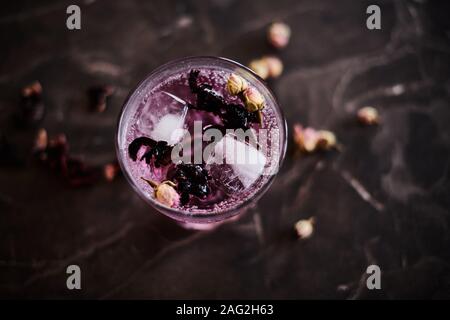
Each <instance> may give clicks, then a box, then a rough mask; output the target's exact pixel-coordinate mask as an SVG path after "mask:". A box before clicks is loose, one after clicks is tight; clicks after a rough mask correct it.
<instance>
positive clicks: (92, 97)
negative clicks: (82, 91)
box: [88, 85, 115, 112]
mask: <svg viewBox="0 0 450 320" xmlns="http://www.w3.org/2000/svg"><path fill="white" fill-rule="evenodd" d="M114 91H115V89H114V87H113V86H110V85H108V86H97V87H92V88H90V89H89V92H88V94H89V103H90V108H91V110H93V111H97V112H103V111H105V110H106V106H107V102H108V99H109V97H110V96H112V94H113V93H114Z"/></svg>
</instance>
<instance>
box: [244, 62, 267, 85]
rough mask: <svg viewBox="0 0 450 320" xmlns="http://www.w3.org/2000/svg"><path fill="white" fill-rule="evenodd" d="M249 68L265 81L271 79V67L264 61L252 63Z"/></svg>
mask: <svg viewBox="0 0 450 320" xmlns="http://www.w3.org/2000/svg"><path fill="white" fill-rule="evenodd" d="M248 67H249V68H250V69H252V70H253V71H254V72H255V73H256V74H257V75H258V76H260V77H261V78H262V79H264V80H265V79H267V77H269V66H268V65H267V63H266V62H265V61H264V60H263V59H257V60H253V61H251V62H250V64H249V65H248Z"/></svg>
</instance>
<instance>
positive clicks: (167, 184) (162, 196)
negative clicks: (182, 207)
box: [141, 178, 180, 208]
mask: <svg viewBox="0 0 450 320" xmlns="http://www.w3.org/2000/svg"><path fill="white" fill-rule="evenodd" d="M141 179H142V180H144V181H145V182H147V183H148V184H149V185H150V186H151V187H152V188H153V191H154V194H155V198H156V200H158V201H159V202H160V203H162V204H164V205H166V206H168V207H171V208H172V207H176V206H178V205H179V204H180V195H179V194H178V192H177V191H176V190H175V187H176V184H175V183H173V182H172V181H170V180H166V181H163V182H162V183H160V184H158V183H156V182H154V181H151V180H147V179H144V178H141Z"/></svg>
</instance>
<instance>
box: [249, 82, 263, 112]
mask: <svg viewBox="0 0 450 320" xmlns="http://www.w3.org/2000/svg"><path fill="white" fill-rule="evenodd" d="M244 100H245V107H246V109H247V111H249V112H255V111H258V110H262V109H263V108H264V103H265V101H264V97H263V96H262V94H261V93H260V92H259V91H258V89H256V88H253V87H249V88H247V89H246V90H245V91H244Z"/></svg>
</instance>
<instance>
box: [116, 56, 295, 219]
mask: <svg viewBox="0 0 450 320" xmlns="http://www.w3.org/2000/svg"><path fill="white" fill-rule="evenodd" d="M202 60H212V61H215V62H225V63H229V64H231V65H234V66H235V67H238V68H241V69H244V70H245V71H247V72H249V73H250V74H251V75H252V76H253V77H254V78H255V79H256V80H257V81H259V82H260V84H261V85H262V86H263V87H264V88H265V89H266V90H267V93H268V94H269V95H270V98H271V99H272V101H273V102H274V103H273V106H271V107H272V108H275V109H276V111H277V112H278V113H279V115H280V117H281V126H282V128H280V129H281V130H282V132H283V135H284V141H282V143H281V148H280V156H279V160H278V170H277V172H276V173H275V174H273V175H271V176H269V177H268V179H267V181H265V182H264V183H263V185H262V186H261V187H260V188H259V189H258V190H256V192H255V193H254V194H253V195H251V197H248V198H247V199H245V200H243V201H242V202H241V203H239V204H237V205H236V206H234V207H231V208H227V209H224V210H222V211H219V212H215V213H207V212H206V213H205V212H202V213H195V212H194V213H192V212H188V211H186V210H182V209H177V208H169V207H167V206H164V205H162V204H160V203H158V201H155V200H152V199H150V198H147V197H146V196H145V195H143V194H142V190H141V189H140V188H139V187H138V186H137V185H136V183H135V182H134V179H133V178H132V177H131V176H130V173H129V172H128V171H127V170H126V168H125V165H124V163H123V159H122V157H123V155H122V153H121V148H120V146H119V135H120V128H121V123H122V119H123V115H124V113H125V112H124V111H125V109H126V108H127V107H128V105H129V101H130V99H131V98H132V97H133V95H134V94H135V93H136V91H137V90H138V89H139V88H140V87H141V85H142V84H144V83H145V82H146V81H148V79H150V78H151V77H153V76H154V75H156V74H158V73H159V72H161V71H163V70H166V69H168V68H170V67H171V66H174V65H177V64H180V63H186V62H189V61H202ZM287 135H288V128H287V123H286V118H285V116H284V113H283V110H282V109H281V107H280V105H279V104H278V101H277V100H276V99H275V95H274V93H273V91H272V90H271V89H270V88H269V86H268V85H267V83H266V81H265V80H264V79H262V78H261V77H260V76H258V75H257V74H256V73H255V72H254V71H253V70H251V69H250V68H248V67H246V66H244V65H242V64H241V63H239V62H236V61H234V60H232V59H229V58H225V57H216V56H188V57H184V58H178V59H174V60H170V61H168V62H166V63H164V64H162V65H160V66H159V67H157V68H155V69H154V70H152V71H151V72H150V73H148V74H147V76H146V77H145V78H144V79H143V80H141V81H139V83H137V84H136V85H135V86H134V87H133V88H132V89H131V90H130V93H129V94H128V95H127V97H126V98H125V100H124V102H123V105H122V107H121V109H120V112H119V116H118V120H117V124H116V134H115V147H116V157H117V160H118V163H119V166H120V168H121V170H122V172H123V175H124V176H125V178H126V180H127V182H128V183H129V184H130V185H131V186H132V188H133V189H134V191H135V192H136V193H137V194H138V195H139V196H140V197H141V198H142V199H143V200H144V201H145V202H146V203H148V204H149V205H150V206H152V207H154V208H155V209H156V210H157V211H159V212H161V213H162V214H164V215H166V216H168V217H170V218H172V219H174V220H177V221H180V222H187V223H214V222H219V221H223V220H226V219H229V218H231V217H234V216H236V215H238V214H240V213H241V211H244V209H245V208H246V207H247V206H249V205H250V204H252V203H255V202H256V201H258V199H259V198H261V196H263V195H264V194H265V192H266V191H267V190H268V189H269V187H270V186H271V184H272V183H273V181H274V179H275V177H276V176H277V174H278V172H279V170H280V168H281V166H282V164H283V162H284V158H285V155H286V150H287V140H288V139H287Z"/></svg>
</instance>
